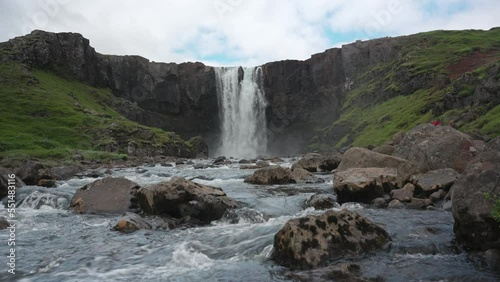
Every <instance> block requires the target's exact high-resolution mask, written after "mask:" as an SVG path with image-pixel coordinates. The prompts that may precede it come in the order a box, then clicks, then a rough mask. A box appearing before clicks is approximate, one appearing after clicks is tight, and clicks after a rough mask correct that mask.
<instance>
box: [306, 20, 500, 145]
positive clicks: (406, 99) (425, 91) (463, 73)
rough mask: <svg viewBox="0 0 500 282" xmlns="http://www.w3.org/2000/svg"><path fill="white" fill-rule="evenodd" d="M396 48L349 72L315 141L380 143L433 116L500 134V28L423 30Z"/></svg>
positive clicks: (487, 133) (467, 128) (489, 135)
mask: <svg viewBox="0 0 500 282" xmlns="http://www.w3.org/2000/svg"><path fill="white" fill-rule="evenodd" d="M393 48H397V49H398V50H399V51H398V52H397V54H398V55H397V56H395V57H394V58H393V59H392V60H390V61H388V62H384V63H377V64H371V65H369V66H368V67H366V68H365V69H360V70H358V72H357V75H356V76H355V77H351V78H348V82H349V83H348V84H347V87H346V88H347V89H346V93H345V98H344V99H345V100H344V103H343V106H342V109H341V112H340V118H339V119H337V120H335V121H334V122H333V123H332V124H331V125H329V126H327V127H326V128H318V129H317V131H316V134H315V136H314V138H313V139H312V140H311V146H310V149H314V150H329V149H332V147H336V148H341V147H345V146H348V145H354V146H366V145H370V144H373V145H378V144H382V143H384V142H385V141H387V140H389V139H390V138H391V137H392V136H393V135H394V134H395V133H397V132H399V131H406V130H409V129H411V128H413V127H414V126H415V125H417V124H419V123H423V122H430V121H432V120H441V122H442V123H444V124H448V123H449V122H450V121H452V122H453V123H454V124H455V126H456V127H457V128H458V129H459V130H461V131H465V132H476V133H479V134H480V135H482V136H485V137H486V138H493V137H496V136H499V135H500V97H499V96H498V91H500V75H499V73H500V28H495V29H492V30H489V31H475V30H466V31H434V32H427V33H421V34H416V35H411V36H406V37H401V38H398V40H397V41H396V46H393Z"/></svg>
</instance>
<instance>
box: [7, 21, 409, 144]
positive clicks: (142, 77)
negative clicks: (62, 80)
mask: <svg viewBox="0 0 500 282" xmlns="http://www.w3.org/2000/svg"><path fill="white" fill-rule="evenodd" d="M0 44H1V47H2V48H4V49H7V50H11V51H12V54H14V55H12V57H14V59H16V60H18V61H21V62H24V63H27V64H29V65H32V66H36V67H42V68H47V69H51V70H53V71H55V72H57V73H58V74H60V75H68V74H69V75H71V76H74V77H77V78H78V79H80V80H82V81H86V82H88V83H90V84H92V85H96V86H102V87H109V88H111V89H112V91H113V93H114V94H115V96H117V97H122V98H124V99H126V100H128V101H130V102H131V103H130V104H126V103H121V104H120V105H117V106H116V108H117V109H118V110H119V111H120V112H121V113H122V114H123V115H125V116H126V117H127V118H129V119H131V120H134V121H137V122H139V123H142V124H145V125H148V126H155V127H160V128H162V129H165V130H169V131H174V132H176V133H177V134H179V135H181V136H182V137H183V138H189V137H192V136H195V135H202V136H203V137H204V139H205V141H207V142H208V143H209V145H212V146H211V147H214V146H216V143H217V140H218V135H219V130H220V126H219V123H220V122H219V109H218V101H217V93H216V79H215V71H214V69H213V68H212V67H209V66H205V65H204V64H202V63H183V64H174V63H155V62H150V61H149V60H147V59H145V58H142V57H139V56H111V55H101V54H99V53H96V52H95V50H94V48H92V47H91V46H90V45H89V40H88V39H85V38H84V37H83V36H82V35H80V34H76V33H57V34H56V33H48V32H43V31H34V32H32V33H31V34H29V35H27V36H24V37H18V38H15V39H13V40H10V41H8V42H6V43H0ZM398 50H399V47H398V45H397V42H396V40H395V39H391V38H385V39H378V40H372V41H367V42H361V41H358V42H356V43H353V44H349V45H345V46H343V47H342V48H341V49H339V48H334V49H330V50H327V51H325V52H323V53H320V54H316V55H313V56H312V57H311V58H310V59H308V60H306V61H293V60H288V61H280V62H273V63H268V64H265V65H264V66H262V68H263V73H264V82H263V83H264V89H265V93H266V98H267V100H268V102H269V106H268V109H267V111H266V114H267V119H268V137H269V138H268V140H269V144H268V145H269V146H268V147H269V152H270V153H272V154H295V153H298V152H300V151H301V150H302V149H303V148H304V147H305V145H306V144H307V143H308V142H310V138H311V136H313V131H314V129H315V128H317V127H319V126H324V125H327V124H329V123H331V122H332V121H334V120H336V119H337V118H338V117H339V114H340V109H341V107H342V104H343V102H344V97H345V93H346V92H347V90H348V89H349V87H350V85H352V83H353V82H352V81H351V78H352V77H353V76H355V74H356V72H358V71H359V70H362V69H364V68H366V67H367V66H369V65H372V64H377V63H380V62H384V61H389V60H391V59H393V58H394V57H395V56H397V54H398Z"/></svg>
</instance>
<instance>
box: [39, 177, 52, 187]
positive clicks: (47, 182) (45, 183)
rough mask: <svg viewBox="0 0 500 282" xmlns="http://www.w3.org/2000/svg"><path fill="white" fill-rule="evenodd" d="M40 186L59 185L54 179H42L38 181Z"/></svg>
mask: <svg viewBox="0 0 500 282" xmlns="http://www.w3.org/2000/svg"><path fill="white" fill-rule="evenodd" d="M38 186H42V187H46V188H54V187H57V183H56V181H55V180H53V179H40V180H39V181H38Z"/></svg>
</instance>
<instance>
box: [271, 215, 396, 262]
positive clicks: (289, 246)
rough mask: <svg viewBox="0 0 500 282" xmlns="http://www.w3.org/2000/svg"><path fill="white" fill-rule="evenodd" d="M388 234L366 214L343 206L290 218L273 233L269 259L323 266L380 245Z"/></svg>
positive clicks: (386, 238)
mask: <svg viewBox="0 0 500 282" xmlns="http://www.w3.org/2000/svg"><path fill="white" fill-rule="evenodd" d="M390 240H391V238H390V237H389V234H387V232H386V231H385V230H384V229H382V228H381V227H379V226H377V225H375V224H373V223H372V222H371V221H370V220H368V219H367V218H365V217H363V216H361V215H359V214H357V213H354V212H351V211H347V210H342V211H340V212H335V211H327V212H326V213H324V214H322V215H318V216H314V215H310V216H307V217H304V218H298V219H292V220H290V221H288V222H287V223H286V224H285V226H284V227H283V228H282V229H281V230H280V231H279V232H278V233H277V234H276V235H275V236H274V252H273V254H272V259H273V260H274V261H276V262H277V263H279V264H280V265H283V266H286V267H290V268H294V269H310V268H315V267H319V266H326V265H327V264H328V263H329V262H332V261H334V260H337V259H341V258H346V257H347V258H350V257H356V256H359V255H362V254H364V253H367V252H370V251H374V250H377V249H380V248H382V247H384V246H385V245H386V244H387V243H388V242H389V241H390Z"/></svg>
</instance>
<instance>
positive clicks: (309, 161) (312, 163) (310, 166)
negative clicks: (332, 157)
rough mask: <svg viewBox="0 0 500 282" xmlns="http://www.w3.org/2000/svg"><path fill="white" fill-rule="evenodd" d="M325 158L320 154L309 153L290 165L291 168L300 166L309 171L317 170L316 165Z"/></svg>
mask: <svg viewBox="0 0 500 282" xmlns="http://www.w3.org/2000/svg"><path fill="white" fill-rule="evenodd" d="M324 160H325V157H323V156H322V155H320V154H317V153H309V154H306V155H305V156H303V157H302V158H301V159H300V160H298V161H297V162H296V163H294V164H293V165H292V170H293V169H294V168H296V167H301V168H303V169H305V170H307V171H309V172H317V171H318V167H319V166H320V164H321V163H323V161H324Z"/></svg>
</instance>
